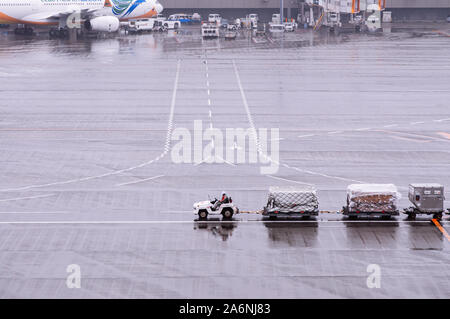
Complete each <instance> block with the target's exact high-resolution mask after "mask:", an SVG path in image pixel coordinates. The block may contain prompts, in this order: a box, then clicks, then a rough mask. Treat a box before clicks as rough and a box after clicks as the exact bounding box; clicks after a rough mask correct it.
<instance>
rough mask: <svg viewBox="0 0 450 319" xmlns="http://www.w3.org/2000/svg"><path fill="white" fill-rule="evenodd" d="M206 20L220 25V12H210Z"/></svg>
mask: <svg viewBox="0 0 450 319" xmlns="http://www.w3.org/2000/svg"><path fill="white" fill-rule="evenodd" d="M208 22H209V23H215V24H218V25H220V24H221V23H222V17H221V16H220V14H216V13H211V14H210V15H209V16H208Z"/></svg>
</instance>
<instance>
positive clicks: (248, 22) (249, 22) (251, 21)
mask: <svg viewBox="0 0 450 319" xmlns="http://www.w3.org/2000/svg"><path fill="white" fill-rule="evenodd" d="M258 22H259V16H258V15H257V14H256V13H251V14H248V15H247V16H246V17H245V18H242V19H241V25H242V27H244V28H247V29H256V28H257V27H258Z"/></svg>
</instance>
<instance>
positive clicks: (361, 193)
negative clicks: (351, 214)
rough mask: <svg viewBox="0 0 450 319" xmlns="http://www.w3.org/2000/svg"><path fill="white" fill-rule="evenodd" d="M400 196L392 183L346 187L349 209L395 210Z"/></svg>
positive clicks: (362, 210)
mask: <svg viewBox="0 0 450 319" xmlns="http://www.w3.org/2000/svg"><path fill="white" fill-rule="evenodd" d="M400 197H401V195H400V193H399V192H398V190H397V187H396V186H395V185H393V184H353V185H350V186H348V188H347V202H348V206H349V208H350V211H360V212H365V213H370V212H383V211H384V212H395V211H397V206H398V200H399V199H400Z"/></svg>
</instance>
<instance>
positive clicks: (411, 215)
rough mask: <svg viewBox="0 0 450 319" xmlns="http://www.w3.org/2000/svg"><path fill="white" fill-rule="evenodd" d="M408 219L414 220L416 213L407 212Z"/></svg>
mask: <svg viewBox="0 0 450 319" xmlns="http://www.w3.org/2000/svg"><path fill="white" fill-rule="evenodd" d="M408 219H410V220H415V219H416V213H409V214H408Z"/></svg>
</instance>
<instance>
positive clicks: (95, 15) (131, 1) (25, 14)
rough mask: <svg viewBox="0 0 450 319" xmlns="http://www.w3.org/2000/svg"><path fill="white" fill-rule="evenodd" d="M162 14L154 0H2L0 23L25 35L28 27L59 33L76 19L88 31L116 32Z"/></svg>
mask: <svg viewBox="0 0 450 319" xmlns="http://www.w3.org/2000/svg"><path fill="white" fill-rule="evenodd" d="M162 10H163V6H162V5H161V4H160V3H159V2H158V1H157V0H1V1H0V23H1V24H23V25H25V28H24V30H26V32H24V33H26V34H28V33H30V32H31V33H32V29H31V28H30V26H33V25H56V26H58V27H59V28H60V29H61V28H65V27H66V26H68V25H71V23H72V21H75V20H73V19H76V17H78V19H79V20H81V21H83V22H84V25H85V26H86V28H87V29H89V30H92V31H100V32H116V31H117V30H118V29H119V24H120V21H122V20H129V19H139V18H150V17H153V16H156V15H157V14H158V13H161V12H162ZM30 30H31V31H30Z"/></svg>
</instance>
